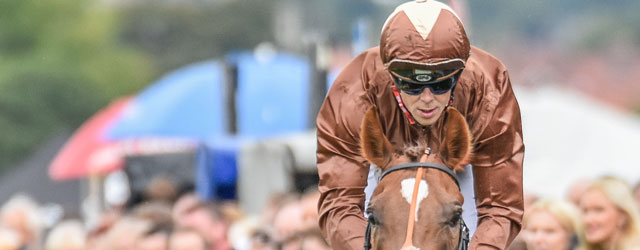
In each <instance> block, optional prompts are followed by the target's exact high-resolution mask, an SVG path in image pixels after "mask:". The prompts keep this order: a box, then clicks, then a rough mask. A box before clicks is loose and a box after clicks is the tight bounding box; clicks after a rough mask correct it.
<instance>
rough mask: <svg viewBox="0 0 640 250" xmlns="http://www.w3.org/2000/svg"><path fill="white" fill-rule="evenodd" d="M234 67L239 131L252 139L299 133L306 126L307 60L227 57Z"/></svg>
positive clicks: (280, 56) (278, 56) (287, 56)
mask: <svg viewBox="0 0 640 250" xmlns="http://www.w3.org/2000/svg"><path fill="white" fill-rule="evenodd" d="M230 60H231V61H232V62H233V63H235V65H236V66H237V72H238V89H237V95H236V112H237V114H238V118H237V119H238V134H240V135H243V136H248V137H254V138H262V137H270V136H277V135H282V134H286V133H292V132H302V131H305V130H307V129H308V128H309V124H307V123H308V122H307V117H308V113H309V104H310V102H309V100H310V99H309V88H310V86H309V79H310V78H309V76H310V66H309V63H308V62H307V61H306V60H305V59H303V58H301V57H298V56H294V55H290V54H284V53H280V54H275V55H273V56H272V57H271V58H268V59H260V58H256V57H255V56H254V55H253V54H251V53H242V54H237V55H235V57H233V58H231V59H230Z"/></svg>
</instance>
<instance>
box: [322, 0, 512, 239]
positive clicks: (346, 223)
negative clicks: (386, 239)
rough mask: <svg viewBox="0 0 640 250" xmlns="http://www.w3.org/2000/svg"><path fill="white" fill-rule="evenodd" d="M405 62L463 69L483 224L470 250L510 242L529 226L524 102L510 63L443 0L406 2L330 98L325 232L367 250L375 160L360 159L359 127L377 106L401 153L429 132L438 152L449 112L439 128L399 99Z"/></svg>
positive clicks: (460, 88) (458, 91) (325, 126)
mask: <svg viewBox="0 0 640 250" xmlns="http://www.w3.org/2000/svg"><path fill="white" fill-rule="evenodd" d="M434 6H435V7H434ZM442 6H444V7H442ZM434 8H435V9H436V10H437V11H435V12H434ZM438 8H439V9H438ZM421 11H422V12H421ZM429 11H431V12H429ZM425 12H428V13H430V14H431V15H424V13H425ZM433 13H435V14H433ZM434 15H435V17H434ZM416 27H418V28H416ZM469 51H470V52H471V53H469ZM403 66H405V67H406V66H411V67H418V68H424V69H451V68H452V67H454V68H455V67H464V70H463V72H462V74H461V76H460V79H459V81H458V83H457V86H456V88H455V91H454V94H455V99H454V102H453V106H454V107H455V108H457V109H458V110H459V111H460V112H461V113H462V114H463V115H465V117H466V119H467V122H468V123H469V126H470V129H471V132H472V134H473V136H474V138H475V145H474V152H475V156H474V158H473V159H472V161H471V164H472V165H473V175H474V181H475V183H474V185H475V192H476V193H475V195H476V197H475V198H476V206H477V212H478V227H477V229H476V232H475V234H474V236H473V238H472V240H471V245H470V249H505V248H506V247H507V246H508V244H509V243H510V242H511V241H512V240H513V238H514V237H515V236H516V235H517V234H518V232H519V231H520V228H521V219H522V213H523V200H522V196H523V195H522V161H523V156H524V144H523V142H522V125H521V120H520V109H519V106H518V103H517V101H516V98H515V96H514V94H513V91H512V89H511V83H510V80H509V75H508V73H507V70H506V68H505V67H504V65H503V64H502V63H501V62H500V61H499V60H498V59H496V58H495V57H493V56H491V55H490V54H489V53H487V52H485V51H482V50H480V49H477V48H475V47H474V48H471V46H470V45H469V42H468V39H467V36H466V33H465V31H464V28H463V27H462V23H461V22H460V20H459V19H458V18H457V16H456V15H455V14H454V13H453V11H452V10H450V9H448V7H446V5H444V4H440V3H438V2H435V1H427V2H410V3H407V4H403V5H401V6H400V7H398V9H396V11H394V13H393V14H391V16H390V17H389V19H387V22H385V25H384V28H383V30H382V36H381V41H380V47H379V48H377V47H376V48H372V49H369V50H367V51H365V52H364V53H362V54H361V55H359V56H358V57H356V58H355V59H353V61H352V62H351V63H350V64H349V65H348V66H347V67H346V68H345V69H344V70H343V71H342V73H341V74H340V75H339V76H338V78H337V79H336V81H335V82H334V84H333V86H332V87H331V90H330V91H329V94H328V96H327V97H326V99H325V101H324V103H323V105H322V108H321V110H320V112H319V115H318V119H317V126H318V152H317V163H318V174H319V177H320V184H319V190H320V192H321V198H320V202H319V204H318V209H319V215H320V219H319V223H320V227H321V228H322V231H323V234H324V236H325V238H326V239H327V240H328V241H329V243H330V245H331V246H332V247H333V249H336V250H341V249H362V248H363V244H364V231H365V227H366V220H365V218H364V216H363V209H364V207H363V206H364V200H365V193H364V188H365V186H366V185H367V174H368V172H369V163H368V162H367V161H366V160H365V159H364V158H363V157H362V156H361V153H360V146H359V140H360V137H359V133H360V123H361V121H362V118H363V116H364V114H365V112H366V111H367V109H368V108H369V107H370V106H371V105H376V106H377V107H378V109H379V110H378V112H379V114H380V117H381V118H380V119H381V122H382V125H383V127H384V129H385V133H386V136H387V137H389V140H390V141H391V142H392V144H393V145H394V146H395V147H398V148H397V149H398V150H400V149H401V147H403V146H404V145H408V144H410V143H412V142H413V140H414V139H413V138H418V137H420V136H419V135H421V134H424V133H428V136H427V138H429V139H428V140H429V142H428V143H429V145H430V146H431V147H432V149H433V150H435V151H436V152H437V150H438V149H437V148H438V144H439V141H440V138H441V136H440V135H441V134H442V129H441V127H442V117H443V116H441V119H440V121H439V122H436V124H434V125H432V126H431V127H422V126H421V125H419V124H410V122H409V120H408V117H407V116H406V115H405V114H404V113H403V112H402V110H401V109H400V107H399V104H398V102H397V101H396V100H395V99H394V95H393V91H392V89H391V86H392V85H393V80H392V78H391V76H390V74H389V72H388V69H389V68H395V67H403ZM425 91H429V90H428V89H426V90H425Z"/></svg>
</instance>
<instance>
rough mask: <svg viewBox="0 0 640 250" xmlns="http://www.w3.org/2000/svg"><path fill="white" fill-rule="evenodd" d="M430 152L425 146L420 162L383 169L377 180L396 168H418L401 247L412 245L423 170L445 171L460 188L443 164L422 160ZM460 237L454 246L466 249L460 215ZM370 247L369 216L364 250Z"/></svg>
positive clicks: (466, 231) (455, 177)
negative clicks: (404, 237) (405, 233)
mask: <svg viewBox="0 0 640 250" xmlns="http://www.w3.org/2000/svg"><path fill="white" fill-rule="evenodd" d="M430 153H431V150H430V149H429V148H427V150H426V151H425V154H424V155H423V157H422V159H421V161H420V162H412V163H406V164H400V165H396V166H393V167H391V168H389V169H387V170H385V171H384V172H383V173H382V175H380V178H379V179H378V182H380V181H381V180H382V178H384V177H385V176H386V175H388V174H389V173H391V172H394V171H396V170H402V169H412V168H417V169H418V173H417V174H416V181H415V183H414V187H413V197H412V200H411V208H410V210H409V221H408V225H407V238H406V239H405V242H404V245H403V246H402V249H407V247H408V246H412V245H413V244H412V241H413V240H412V237H413V228H414V216H415V209H416V206H417V204H416V203H417V202H416V200H417V193H418V187H419V183H420V180H422V173H423V170H424V169H425V168H432V169H437V170H440V171H442V172H445V173H446V174H447V175H449V176H451V178H453V180H454V181H455V182H456V185H457V186H458V189H460V183H459V181H458V177H457V176H456V175H455V174H454V173H453V171H452V170H451V169H450V168H448V167H446V166H444V165H440V164H435V163H429V162H424V161H425V160H426V156H427V155H429V154H430ZM459 235H460V237H459V238H458V247H457V248H456V249H457V250H467V247H468V245H469V228H468V227H467V225H466V224H465V223H464V219H463V218H462V217H461V218H460V234H459ZM370 249H371V217H369V219H367V229H366V231H365V235H364V250H370Z"/></svg>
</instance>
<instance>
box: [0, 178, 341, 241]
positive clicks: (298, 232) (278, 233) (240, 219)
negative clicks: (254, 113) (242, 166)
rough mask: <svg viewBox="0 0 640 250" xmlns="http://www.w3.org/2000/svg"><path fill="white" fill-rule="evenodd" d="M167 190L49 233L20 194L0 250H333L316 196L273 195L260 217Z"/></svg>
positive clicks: (7, 213) (12, 202) (0, 230)
mask: <svg viewBox="0 0 640 250" xmlns="http://www.w3.org/2000/svg"><path fill="white" fill-rule="evenodd" d="M166 184H167V182H166V181H165V182H162V181H159V182H153V181H152V182H150V184H149V187H150V188H148V189H147V191H146V192H145V193H144V195H143V199H142V200H141V201H140V202H138V203H137V204H134V205H124V204H123V205H121V206H118V205H116V206H109V207H108V208H107V209H104V210H103V211H102V212H101V215H100V216H99V219H98V220H97V222H96V223H88V221H86V220H82V218H80V216H77V217H74V216H62V217H61V218H60V219H59V220H58V221H57V222H56V223H54V224H52V225H50V226H46V223H44V220H45V218H43V216H42V215H43V213H42V211H43V206H41V205H39V204H38V202H37V201H35V200H33V199H32V198H30V197H29V196H28V195H26V194H16V195H14V196H13V197H12V198H11V199H9V200H8V201H6V202H5V203H4V204H3V205H2V208H1V217H0V250H231V249H235V250H272V249H273V250H276V249H283V250H325V249H329V247H328V246H327V243H326V242H325V241H324V239H323V238H322V235H321V233H320V230H319V228H318V226H317V211H316V204H317V201H318V197H319V193H318V192H317V190H316V189H313V188H312V189H310V190H308V191H306V192H304V193H302V194H299V193H283V194H275V195H273V196H272V197H271V198H270V200H269V203H268V204H267V205H266V206H265V208H264V209H263V210H262V212H261V213H260V214H246V213H245V212H243V211H242V209H241V208H240V206H239V205H238V204H237V203H236V202H235V201H222V200H220V201H203V200H201V199H200V198H198V196H196V195H195V194H194V193H191V192H184V193H181V192H177V191H176V190H175V189H173V188H172V187H171V186H170V185H166ZM159 190H163V191H162V192H158V191H159ZM91 224H93V225H91Z"/></svg>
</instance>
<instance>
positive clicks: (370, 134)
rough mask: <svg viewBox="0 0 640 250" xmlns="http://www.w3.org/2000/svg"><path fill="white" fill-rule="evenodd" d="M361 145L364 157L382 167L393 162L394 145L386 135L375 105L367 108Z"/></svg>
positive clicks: (361, 134)
mask: <svg viewBox="0 0 640 250" xmlns="http://www.w3.org/2000/svg"><path fill="white" fill-rule="evenodd" d="M360 147H361V149H362V155H363V156H364V158H365V159H367V160H368V161H369V162H371V163H373V164H376V165H377V166H378V167H380V168H382V167H385V166H386V165H387V164H389V162H391V156H392V152H393V147H392V146H391V143H390V142H389V140H388V139H387V137H386V136H385V135H384V131H383V130H382V125H381V124H380V120H379V118H378V112H377V107H376V106H375V105H374V106H372V107H371V108H369V110H367V113H366V114H365V115H364V119H362V125H361V127H360Z"/></svg>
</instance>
